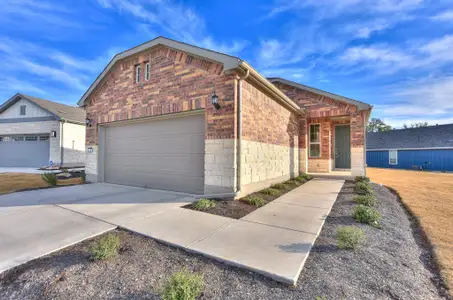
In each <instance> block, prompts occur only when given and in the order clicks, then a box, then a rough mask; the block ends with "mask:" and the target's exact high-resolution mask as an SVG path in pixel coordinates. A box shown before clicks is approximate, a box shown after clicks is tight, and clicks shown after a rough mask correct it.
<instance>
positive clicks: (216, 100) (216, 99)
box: [211, 90, 220, 109]
mask: <svg viewBox="0 0 453 300" xmlns="http://www.w3.org/2000/svg"><path fill="white" fill-rule="evenodd" d="M211 103H212V105H214V107H215V108H216V109H220V104H219V97H218V96H217V95H216V93H215V90H214V92H213V93H212V96H211Z"/></svg>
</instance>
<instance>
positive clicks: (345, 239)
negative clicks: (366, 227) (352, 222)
mask: <svg viewBox="0 0 453 300" xmlns="http://www.w3.org/2000/svg"><path fill="white" fill-rule="evenodd" d="M364 236H365V235H364V233H363V230H362V229H360V228H358V227H353V226H342V227H340V228H338V229H337V244H338V248H342V249H355V248H356V247H357V246H358V245H359V243H360V242H361V241H362V240H363V238H364Z"/></svg>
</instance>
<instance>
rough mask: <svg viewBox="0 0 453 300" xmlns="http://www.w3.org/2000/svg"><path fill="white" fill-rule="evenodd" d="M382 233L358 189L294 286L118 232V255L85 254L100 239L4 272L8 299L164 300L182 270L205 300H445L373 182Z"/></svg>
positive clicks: (345, 192)
mask: <svg viewBox="0 0 453 300" xmlns="http://www.w3.org/2000/svg"><path fill="white" fill-rule="evenodd" d="M374 189H375V191H376V194H377V198H378V204H377V209H378V210H379V211H380V212H381V214H382V215H383V217H382V220H381V225H382V229H377V228H374V227H371V226H366V225H359V224H357V223H356V222H355V221H354V220H353V218H352V217H351V211H352V208H353V207H354V206H355V203H354V201H352V198H353V197H354V192H353V184H352V183H347V184H346V185H345V187H344V188H343V189H342V191H341V193H340V195H339V197H338V199H337V201H336V203H335V204H334V206H333V208H332V211H331V214H330V215H329V217H328V218H327V220H326V223H325V226H324V228H323V229H322V231H321V234H320V236H319V237H318V239H317V241H316V243H315V245H314V247H313V250H312V252H311V254H310V256H309V257H308V259H307V262H306V264H305V267H304V269H303V271H302V274H301V277H300V278H299V281H298V284H297V287H295V288H294V287H289V286H287V285H284V284H280V283H277V282H275V281H273V280H271V279H269V278H266V277H263V276H261V275H258V274H256V273H253V272H249V271H246V270H242V269H239V268H235V267H231V266H227V265H225V264H222V263H219V262H216V261H214V260H211V259H208V258H205V257H203V256H200V255H196V254H191V253H187V252H184V251H183V250H180V249H177V248H173V247H170V246H167V245H163V244H160V243H158V242H156V241H155V240H153V239H150V238H146V237H143V236H140V235H136V234H132V233H129V232H127V231H121V230H115V231H113V232H114V234H116V235H118V236H119V237H120V239H121V251H120V254H119V256H117V257H115V258H113V259H110V260H108V261H99V262H93V261H91V260H90V254H89V251H88V249H89V248H90V246H91V245H92V244H93V243H94V242H95V241H97V240H98V239H99V238H100V237H97V238H95V239H92V240H87V241H84V242H82V243H79V244H76V245H74V246H71V247H68V248H66V249H64V250H62V251H59V252H56V253H54V254H51V255H48V256H46V257H43V258H41V259H37V260H35V261H31V262H29V263H27V264H25V265H23V266H20V267H18V268H15V269H13V270H11V271H9V272H6V273H3V274H1V275H0V294H1V295H2V297H3V298H5V299H68V300H71V299H160V298H159V296H158V291H159V289H160V287H161V285H162V283H163V282H164V280H165V279H166V278H167V277H168V276H170V275H171V274H173V273H174V272H176V271H180V270H182V269H184V268H187V269H188V270H190V271H192V272H197V273H201V274H203V276H204V282H205V287H204V290H203V295H202V296H201V298H200V299H263V300H265V299H272V300H278V299H282V300H283V299H285V300H287V299H289V300H291V299H294V300H296V299H298V300H299V299H310V300H313V299H316V297H318V298H317V299H326V300H327V299H442V297H441V296H440V295H439V294H438V291H437V289H436V286H435V285H434V284H433V280H434V279H433V278H434V277H435V275H433V274H432V273H431V272H430V271H429V270H427V269H426V268H425V267H424V265H423V264H422V263H421V262H420V260H419V257H420V255H422V254H423V250H422V249H420V248H419V246H418V245H417V243H416V241H415V239H414V236H413V232H412V230H411V228H410V221H409V220H408V218H407V216H406V213H405V211H404V209H403V208H402V207H401V205H400V203H399V202H398V199H397V198H396V197H395V196H394V195H393V194H392V193H391V192H390V191H389V190H388V189H386V188H385V187H379V186H377V185H374ZM342 225H353V226H360V227H361V228H362V229H363V230H364V231H365V234H366V240H365V242H364V243H363V245H361V247H359V248H358V249H357V250H355V251H349V250H340V249H338V248H337V246H336V229H337V228H338V227H339V226H342Z"/></svg>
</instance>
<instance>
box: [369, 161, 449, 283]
mask: <svg viewBox="0 0 453 300" xmlns="http://www.w3.org/2000/svg"><path fill="white" fill-rule="evenodd" d="M367 176H368V177H370V179H371V180H372V181H373V182H375V183H382V184H384V185H386V186H390V187H392V188H394V189H395V190H397V191H398V193H399V194H400V196H401V198H402V201H403V202H404V203H405V204H406V205H407V206H408V207H409V209H410V210H411V211H412V213H413V214H414V215H415V216H417V217H418V219H419V220H420V223H421V226H422V227H423V230H424V231H425V232H426V234H427V235H428V237H429V238H430V240H431V243H432V244H433V245H434V251H435V254H436V256H437V258H438V260H439V264H440V268H441V272H442V275H443V277H444V278H445V279H446V281H447V283H448V284H449V287H450V289H452V288H453V174H444V173H429V172H420V171H406V170H390V169H376V168H368V169H367Z"/></svg>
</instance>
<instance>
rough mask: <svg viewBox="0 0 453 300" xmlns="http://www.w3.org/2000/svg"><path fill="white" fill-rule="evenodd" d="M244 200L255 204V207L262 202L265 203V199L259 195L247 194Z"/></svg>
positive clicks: (261, 204) (259, 205)
mask: <svg viewBox="0 0 453 300" xmlns="http://www.w3.org/2000/svg"><path fill="white" fill-rule="evenodd" d="M245 201H247V202H248V203H249V204H251V205H253V206H256V207H261V206H263V205H264V204H266V201H265V200H264V199H263V198H261V197H260V196H253V195H252V196H247V197H245Z"/></svg>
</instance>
